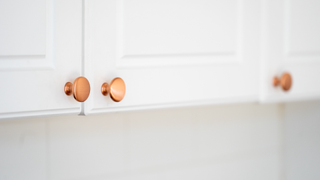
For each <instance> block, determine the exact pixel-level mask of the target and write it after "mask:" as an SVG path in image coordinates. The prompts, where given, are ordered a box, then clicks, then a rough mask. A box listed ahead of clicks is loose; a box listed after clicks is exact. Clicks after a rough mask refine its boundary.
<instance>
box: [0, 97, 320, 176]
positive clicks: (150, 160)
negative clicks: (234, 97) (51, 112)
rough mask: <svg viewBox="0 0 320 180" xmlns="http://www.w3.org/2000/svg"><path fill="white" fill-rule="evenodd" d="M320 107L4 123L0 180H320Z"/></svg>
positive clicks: (240, 107) (243, 107) (222, 108)
mask: <svg viewBox="0 0 320 180" xmlns="http://www.w3.org/2000/svg"><path fill="white" fill-rule="evenodd" d="M319 129H320V102H319V101H314V102H303V103H290V104H265V105H259V104H236V105H219V106H203V107H188V108H175V109H163V110H150V111H139V112H126V113H114V114H104V115H95V116H86V117H82V116H57V117H43V118H34V119H17V120H10V121H1V122H0V179H1V180H6V179H10V180H14V179H23V180H27V179H32V180H46V179H47V180H102V179H110V180H128V179H132V180H133V179H134V180H136V179H139V180H142V179H186V180H188V179H223V180H235V179H237V180H242V179H243V180H257V179H259V180H285V179H288V180H298V179H299V180H301V179H303V180H309V179H310V180H311V179H320V171H319V168H320V131H319Z"/></svg>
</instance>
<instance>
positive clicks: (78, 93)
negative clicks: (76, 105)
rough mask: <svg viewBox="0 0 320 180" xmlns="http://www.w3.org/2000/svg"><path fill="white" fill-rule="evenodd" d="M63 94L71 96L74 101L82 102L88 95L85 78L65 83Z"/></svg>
mask: <svg viewBox="0 0 320 180" xmlns="http://www.w3.org/2000/svg"><path fill="white" fill-rule="evenodd" d="M64 92H65V93H66V95H67V96H70V95H71V94H73V97H74V99H76V100H77V101H79V102H84V101H85V100H87V99H88V97H89V94H90V83H89V81H88V80H87V78H85V77H78V78H77V79H75V80H74V82H73V83H71V82H67V83H66V84H65V85H64Z"/></svg>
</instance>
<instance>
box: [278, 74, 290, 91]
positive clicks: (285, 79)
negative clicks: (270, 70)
mask: <svg viewBox="0 0 320 180" xmlns="http://www.w3.org/2000/svg"><path fill="white" fill-rule="evenodd" d="M273 85H274V86H279V85H281V87H282V89H283V90H284V91H289V90H290V88H291V86H292V78H291V75H290V74H289V73H283V74H282V76H281V78H278V77H274V78H273Z"/></svg>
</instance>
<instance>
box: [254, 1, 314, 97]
mask: <svg viewBox="0 0 320 180" xmlns="http://www.w3.org/2000/svg"><path fill="white" fill-rule="evenodd" d="M262 2H263V3H262V11H261V12H262V22H261V24H262V36H261V37H262V42H261V43H262V46H261V49H262V55H261V58H262V64H261V67H262V68H261V79H260V83H261V92H260V97H261V101H263V102H285V101H293V100H307V99H311V100H314V99H316V98H320V84H319V83H317V82H316V81H317V80H318V79H319V78H320V71H319V69H320V34H319V30H320V20H319V18H317V17H319V16H320V12H319V11H318V9H319V6H320V1H317V0H264V1H262ZM283 72H289V73H290V74H291V75H292V78H293V85H292V88H291V90H290V91H289V92H283V91H282V90H281V89H280V87H278V88H274V87H273V86H272V80H273V77H274V76H280V75H281V74H282V73H283Z"/></svg>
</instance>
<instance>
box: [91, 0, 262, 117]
mask: <svg viewBox="0 0 320 180" xmlns="http://www.w3.org/2000/svg"><path fill="white" fill-rule="evenodd" d="M259 7H260V4H259V2H258V1H255V0H228V1H207V0H200V1H199V0H189V1H182V0H152V1H145V0H135V1H132V0H90V1H86V4H85V14H86V16H85V24H86V25H85V42H86V48H85V49H86V52H85V75H86V76H87V77H88V78H89V79H90V82H91V87H92V89H91V90H92V91H91V92H92V93H91V97H90V98H91V99H90V100H88V101H87V104H86V107H87V108H86V109H87V110H88V111H87V113H102V112H111V111H123V110H137V109H138V110H139V109H149V108H167V107H175V106H188V105H205V104H216V103H227V102H240V101H246V102H248V101H256V100H258V58H259V52H258V50H259V47H258V45H259V42H258V40H259V14H260V11H259ZM115 77H121V78H122V79H123V80H124V81H125V83H126V95H125V97H124V99H123V100H122V101H121V102H119V103H115V102H113V101H112V100H111V99H110V97H109V96H103V95H102V94H101V85H102V84H103V83H104V82H107V83H110V81H111V80H112V79H113V78H115Z"/></svg>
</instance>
